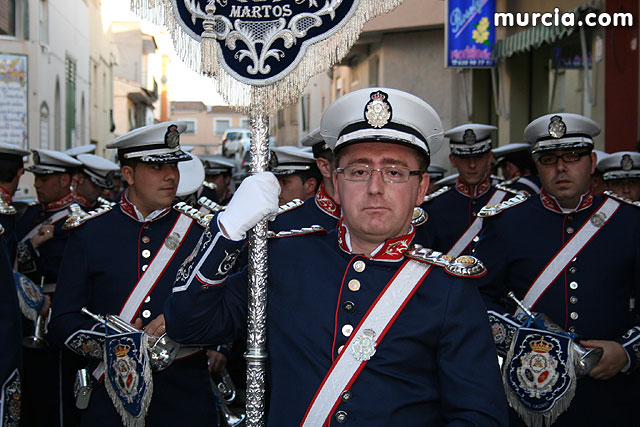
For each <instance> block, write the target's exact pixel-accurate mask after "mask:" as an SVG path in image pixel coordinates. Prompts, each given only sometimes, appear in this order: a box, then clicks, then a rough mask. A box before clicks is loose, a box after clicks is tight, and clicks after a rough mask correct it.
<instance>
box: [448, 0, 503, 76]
mask: <svg viewBox="0 0 640 427" xmlns="http://www.w3.org/2000/svg"><path fill="white" fill-rule="evenodd" d="M495 12H496V2H495V0H449V1H448V2H447V17H446V19H447V21H446V49H445V50H446V55H447V59H446V66H447V67H462V68H479V67H493V66H494V65H495V61H494V60H493V58H492V57H491V51H492V50H493V44H494V43H495V40H496V32H495V27H494V25H493V15H494V14H495Z"/></svg>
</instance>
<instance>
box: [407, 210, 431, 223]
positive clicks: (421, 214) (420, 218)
mask: <svg viewBox="0 0 640 427" xmlns="http://www.w3.org/2000/svg"><path fill="white" fill-rule="evenodd" d="M428 219H429V214H428V213H426V212H425V211H424V209H422V208H421V207H420V206H416V207H415V208H413V217H412V218H411V224H413V226H414V227H419V226H421V225H422V224H424V223H425V222H427V220H428Z"/></svg>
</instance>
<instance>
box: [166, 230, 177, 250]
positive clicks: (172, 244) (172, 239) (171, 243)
mask: <svg viewBox="0 0 640 427" xmlns="http://www.w3.org/2000/svg"><path fill="white" fill-rule="evenodd" d="M164 245H165V246H166V247H167V248H168V249H169V250H172V251H175V250H176V249H178V246H179V245H180V233H171V234H169V235H168V236H167V238H166V239H164Z"/></svg>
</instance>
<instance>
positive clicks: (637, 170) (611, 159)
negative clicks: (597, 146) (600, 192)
mask: <svg viewBox="0 0 640 427" xmlns="http://www.w3.org/2000/svg"><path fill="white" fill-rule="evenodd" d="M598 169H599V170H601V171H602V172H603V174H602V178H603V180H604V183H605V185H606V187H607V190H610V191H613V192H614V193H616V194H617V195H619V196H622V197H625V198H627V199H629V200H631V201H634V202H637V201H640V153H635V152H632V151H620V152H617V153H612V154H609V155H607V157H606V158H604V159H602V160H600V161H599V162H598Z"/></svg>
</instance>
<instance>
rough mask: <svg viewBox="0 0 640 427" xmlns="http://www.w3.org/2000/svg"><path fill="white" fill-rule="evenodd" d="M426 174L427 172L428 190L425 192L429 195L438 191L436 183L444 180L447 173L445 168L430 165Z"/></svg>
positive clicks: (433, 164)
mask: <svg viewBox="0 0 640 427" xmlns="http://www.w3.org/2000/svg"><path fill="white" fill-rule="evenodd" d="M427 172H429V190H427V194H431V193H433V192H435V191H437V190H439V189H440V187H439V186H438V181H440V180H441V179H442V178H444V174H445V173H447V168H445V167H444V166H440V165H437V164H435V163H431V164H430V165H429V168H428V169H427Z"/></svg>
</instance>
